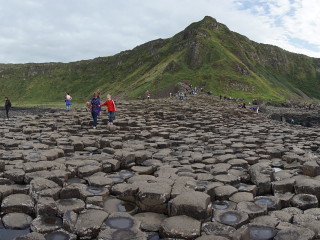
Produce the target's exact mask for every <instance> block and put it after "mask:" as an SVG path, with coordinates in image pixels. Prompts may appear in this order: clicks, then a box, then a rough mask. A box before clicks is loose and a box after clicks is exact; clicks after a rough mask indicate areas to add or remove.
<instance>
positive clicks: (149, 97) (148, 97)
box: [146, 91, 151, 100]
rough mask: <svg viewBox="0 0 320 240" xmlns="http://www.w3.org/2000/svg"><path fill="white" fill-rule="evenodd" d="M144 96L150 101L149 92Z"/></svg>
mask: <svg viewBox="0 0 320 240" xmlns="http://www.w3.org/2000/svg"><path fill="white" fill-rule="evenodd" d="M146 96H147V99H148V100H149V99H150V96H151V94H150V92H149V91H147V92H146Z"/></svg>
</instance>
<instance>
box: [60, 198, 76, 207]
mask: <svg viewBox="0 0 320 240" xmlns="http://www.w3.org/2000/svg"><path fill="white" fill-rule="evenodd" d="M75 202H76V201H75V200H74V199H61V200H59V204H61V205H63V206H70V205H73V204H75Z"/></svg>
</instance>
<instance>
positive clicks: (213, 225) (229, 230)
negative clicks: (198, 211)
mask: <svg viewBox="0 0 320 240" xmlns="http://www.w3.org/2000/svg"><path fill="white" fill-rule="evenodd" d="M235 231H236V229H235V228H233V227H230V226H227V225H224V224H221V223H219V222H207V223H203V224H202V227H201V233H202V235H204V234H206V235H208V236H211V237H213V236H214V237H215V238H216V237H218V236H221V237H225V238H226V239H230V238H231V237H232V236H233V233H234V232H235Z"/></svg>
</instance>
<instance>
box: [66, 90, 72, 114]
mask: <svg viewBox="0 0 320 240" xmlns="http://www.w3.org/2000/svg"><path fill="white" fill-rule="evenodd" d="M71 100H72V97H71V96H70V94H69V93H66V95H65V97H64V101H65V102H66V110H67V111H70V106H71V105H72V103H71Z"/></svg>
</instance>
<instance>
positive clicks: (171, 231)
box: [160, 216, 201, 239]
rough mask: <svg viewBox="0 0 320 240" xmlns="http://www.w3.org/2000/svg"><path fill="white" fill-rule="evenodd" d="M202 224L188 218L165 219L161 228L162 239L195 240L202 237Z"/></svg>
mask: <svg viewBox="0 0 320 240" xmlns="http://www.w3.org/2000/svg"><path fill="white" fill-rule="evenodd" d="M200 228H201V223H200V222H199V221H197V220H195V219H193V218H190V217H187V216H174V217H169V218H167V219H165V220H164V221H163V222H162V224H161V226H160V235H161V237H167V238H177V239H179V238H182V239H193V238H195V237H197V236H200Z"/></svg>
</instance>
